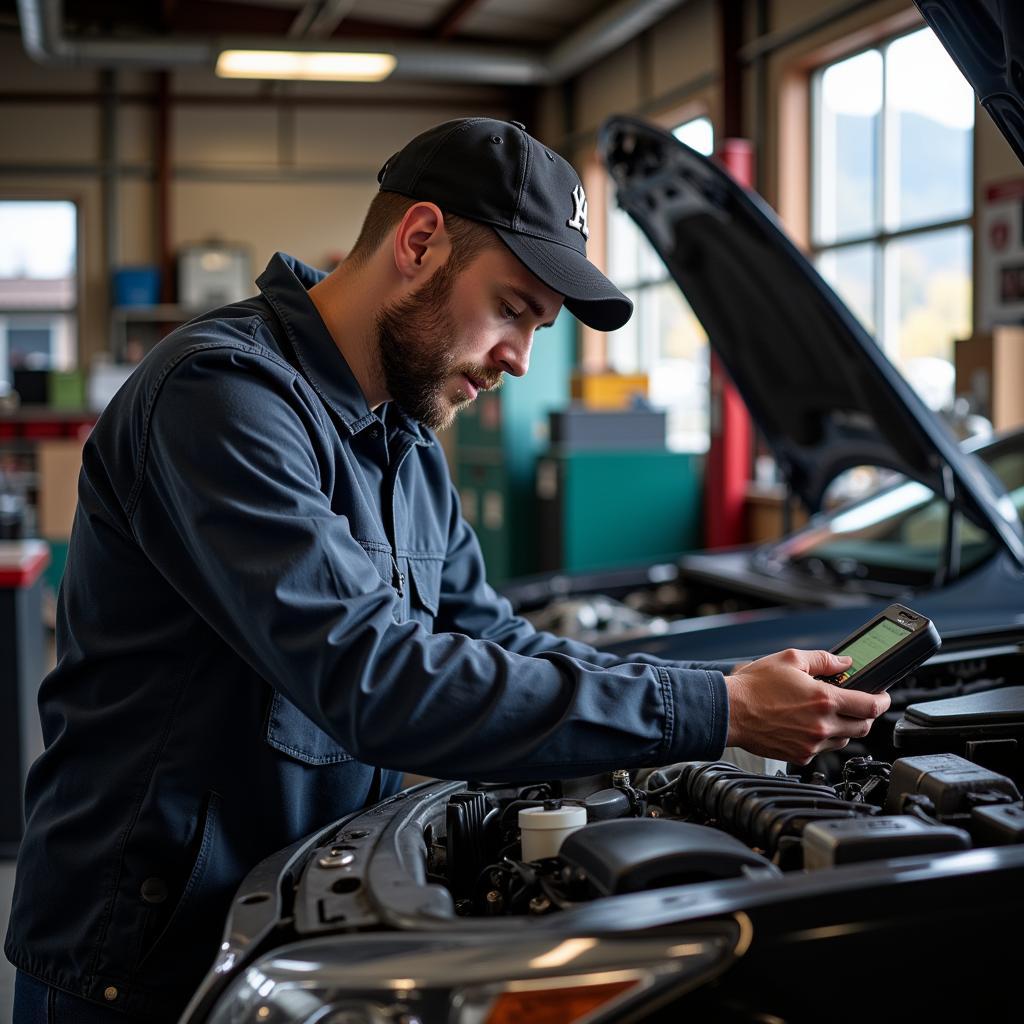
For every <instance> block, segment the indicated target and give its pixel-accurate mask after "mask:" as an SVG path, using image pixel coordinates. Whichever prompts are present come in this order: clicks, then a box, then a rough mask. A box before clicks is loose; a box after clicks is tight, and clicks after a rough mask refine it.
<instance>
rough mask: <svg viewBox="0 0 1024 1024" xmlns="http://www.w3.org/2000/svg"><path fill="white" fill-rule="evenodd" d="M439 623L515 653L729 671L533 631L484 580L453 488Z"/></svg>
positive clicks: (474, 540) (714, 665)
mask: <svg viewBox="0 0 1024 1024" xmlns="http://www.w3.org/2000/svg"><path fill="white" fill-rule="evenodd" d="M440 625H441V628H443V629H451V630H456V631H458V632H463V633H468V634H469V635H470V636H477V637H482V638H484V639H487V640H493V641H494V642H495V643H497V644H501V646H502V647H504V648H505V650H507V651H515V652H516V653H517V654H526V655H538V654H542V653H545V652H548V653H555V652H557V653H561V654H566V655H568V656H569V657H571V658H576V659H578V660H581V661H586V662H589V663H590V664H592V665H600V666H602V667H605V668H608V667H611V666H614V665H622V664H639V665H657V666H661V667H664V668H675V669H704V670H707V671H712V672H726V673H728V672H730V671H731V670H732V667H733V665H732V663H731V662H706V661H668V660H666V659H664V658H658V657H655V656H654V655H652V654H642V653H639V652H637V653H636V654H630V655H629V656H628V657H622V656H620V655H616V654H611V653H609V652H608V651H599V650H597V648H595V647H591V646H590V645H589V644H584V643H580V642H578V641H576V640H569V639H567V638H566V637H560V636H556V635H555V634H554V633H547V632H543V631H540V630H537V629H536V628H535V627H534V626H533V624H532V623H530V622H528V621H527V620H526V619H524V618H522V617H521V616H518V615H516V614H514V612H513V611H512V606H511V604H509V602H508V600H507V599H506V598H504V597H502V596H501V595H500V594H498V593H496V592H495V590H494V589H493V588H492V587H491V586H490V584H489V583H488V582H487V579H486V569H485V565H484V560H483V555H482V553H481V551H480V543H479V541H478V540H477V537H476V534H475V533H474V532H473V530H472V528H471V527H470V526H469V524H468V523H467V522H466V521H465V519H464V518H463V517H462V514H461V512H460V508H459V498H458V494H457V492H456V491H455V488H454V487H453V488H452V514H451V520H450V522H449V526H448V558H447V561H446V563H445V569H444V574H443V576H442V578H441V609H440Z"/></svg>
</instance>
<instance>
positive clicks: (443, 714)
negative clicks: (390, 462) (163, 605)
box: [126, 349, 728, 780]
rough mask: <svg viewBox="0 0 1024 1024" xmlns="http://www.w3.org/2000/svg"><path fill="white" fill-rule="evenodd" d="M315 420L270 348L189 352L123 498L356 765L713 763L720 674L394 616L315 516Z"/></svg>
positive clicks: (319, 448)
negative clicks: (532, 647)
mask: <svg viewBox="0 0 1024 1024" xmlns="http://www.w3.org/2000/svg"><path fill="white" fill-rule="evenodd" d="M225 360H227V361H228V364H229V365H228V366H227V367H225V365H224V363H225ZM320 416H321V410H320V408H319V406H318V403H317V402H316V400H315V399H314V398H313V397H312V396H311V395H310V394H309V392H308V389H306V388H305V387H304V386H302V385H300V384H299V383H298V381H297V380H296V379H295V378H294V375H292V376H289V374H288V372H286V371H285V370H284V369H283V368H281V367H279V366H277V365H276V364H275V363H274V362H273V361H272V360H270V359H266V358H262V357H259V356H258V355H254V354H252V353H250V352H243V351H240V350H231V349H228V350H219V349H215V350H210V351H204V352H200V353H198V354H195V355H193V356H191V357H190V358H189V359H188V360H186V361H185V362H183V363H182V364H180V365H178V366H177V367H176V368H175V369H174V370H173V371H172V372H171V373H170V374H168V375H167V376H166V378H165V379H164V380H163V381H162V385H161V388H160V393H159V395H158V396H157V397H155V398H154V399H153V400H152V412H151V414H150V417H149V421H148V430H146V431H145V432H144V438H145V441H144V445H143V447H142V449H141V450H140V452H139V455H138V464H139V467H140V468H139V471H138V472H139V477H138V481H137V484H136V492H137V493H136V495H135V497H134V502H133V503H132V504H131V505H130V507H128V508H126V512H127V513H128V514H129V516H130V521H131V523H132V526H133V529H134V531H135V535H136V538H137V540H138V543H139V544H140V545H141V547H142V548H143V550H144V551H145V552H146V553H147V554H148V556H149V557H150V558H151V560H152V561H153V563H154V564H155V565H156V566H157V568H158V569H159V570H160V571H161V572H162V573H163V574H164V576H165V577H166V578H167V579H168V580H169V582H170V583H171V584H172V585H173V586H174V587H175V588H176V589H177V591H178V592H179V593H180V594H181V595H182V597H183V598H184V599H185V600H186V601H187V602H188V603H189V604H190V605H191V606H192V608H194V609H195V611H196V612H197V613H198V614H199V615H200V616H201V617H202V618H203V619H204V620H205V621H206V622H207V623H208V624H209V626H210V627H211V628H212V629H213V630H215V631H216V632H217V633H218V634H219V636H220V637H221V638H222V639H223V641H224V642H225V643H226V644H228V645H230V646H231V647H232V648H233V649H234V650H235V651H236V652H237V653H238V655H239V656H241V657H242V658H243V659H244V660H245V661H246V662H248V664H249V665H250V666H251V667H252V668H253V670H254V671H255V672H257V673H258V674H259V675H260V676H262V677H263V678H264V679H266V680H267V682H269V683H270V685H271V686H273V687H274V688H275V689H277V690H278V691H280V692H281V693H282V695H283V696H285V697H286V698H287V699H288V700H290V701H291V702H292V703H293V704H294V705H295V706H296V707H297V708H299V710H300V711H302V712H303V713H304V714H305V715H306V716H307V717H308V718H309V719H311V720H312V721H313V722H314V723H316V724H317V725H318V726H319V727H320V728H321V729H323V730H324V731H325V732H326V733H328V734H329V735H331V736H333V737H334V738H335V739H336V740H337V742H339V743H340V744H342V745H343V746H344V747H345V748H346V749H347V750H348V751H349V752H350V753H351V754H352V755H353V756H354V757H356V758H358V759H359V760H361V761H363V762H365V763H367V764H372V765H377V766H379V767H382V768H392V769H398V770H406V771H417V772H422V773H424V774H428V775H433V776H435V777H439V778H465V777H467V776H468V777H475V778H490V779H495V780H500V779H503V778H518V779H532V778H544V777H547V778H551V777H571V776H578V775H584V774H589V773H592V772H596V771H602V770H608V769H611V768H615V767H627V768H628V767H637V766H643V765H653V764H664V763H670V762H674V761H680V760H687V759H704V758H714V757H717V756H718V755H719V753H720V752H721V750H722V748H723V747H724V745H725V738H726V733H727V726H728V703H727V696H726V690H725V683H724V680H723V677H722V676H721V674H720V673H717V672H712V671H704V670H693V669H683V668H678V667H672V666H655V665H644V664H626V665H611V666H605V665H598V664H596V663H594V662H593V661H587V660H581V659H577V658H574V657H573V656H572V655H571V654H569V653H567V652H565V651H557V650H556V651H541V650H537V651H535V652H534V651H531V652H528V653H522V652H519V651H516V650H509V649H507V648H506V647H505V646H504V645H503V644H502V643H500V642H497V641H496V640H495V639H491V638H487V637H483V638H475V637H473V638H471V637H470V636H467V635H465V634H464V633H462V632H458V631H450V632H441V633H433V634H431V633H429V632H428V631H427V630H425V629H424V628H423V626H422V625H421V624H419V623H418V622H411V621H404V622H399V621H396V606H397V599H396V595H395V593H394V591H393V590H392V588H391V587H390V586H389V585H388V584H387V583H385V582H383V581H382V580H381V578H380V576H379V575H378V573H377V571H376V569H375V568H374V566H373V563H372V561H371V560H370V559H369V558H368V556H367V555H366V553H365V552H364V551H363V549H362V548H361V547H360V545H359V544H358V542H357V541H356V540H355V539H354V538H353V536H352V533H351V530H350V527H349V521H348V519H347V518H346V516H345V515H343V514H336V513H335V512H334V511H332V508H331V502H330V500H329V499H328V497H327V493H330V489H329V488H326V484H325V481H326V480H327V478H328V476H329V474H330V473H331V472H332V469H331V466H332V459H333V454H332V451H331V446H330V440H329V434H328V431H327V430H326V428H325V426H324V424H323V422H322V421H321V418H320ZM463 562H464V560H456V562H455V563H454V564H455V565H459V564H463ZM455 582H456V581H455V580H454V578H452V577H451V576H450V577H449V580H448V583H449V585H452V584H454V583H455ZM211 684H213V681H211Z"/></svg>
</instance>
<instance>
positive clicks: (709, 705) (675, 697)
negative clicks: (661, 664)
mask: <svg viewBox="0 0 1024 1024" xmlns="http://www.w3.org/2000/svg"><path fill="white" fill-rule="evenodd" d="M663 671H664V673H665V683H666V684H667V685H666V686H665V690H666V709H665V710H666V715H667V723H666V724H667V728H666V730H665V743H666V746H665V757H666V763H667V764H672V763H674V762H676V761H715V760H717V759H718V758H719V757H721V755H722V751H723V750H725V741H726V739H727V738H728V735H729V691H728V690H727V689H726V686H725V676H724V675H722V673H721V672H717V671H713V670H706V671H693V670H692V669H690V670H687V669H664V670H663Z"/></svg>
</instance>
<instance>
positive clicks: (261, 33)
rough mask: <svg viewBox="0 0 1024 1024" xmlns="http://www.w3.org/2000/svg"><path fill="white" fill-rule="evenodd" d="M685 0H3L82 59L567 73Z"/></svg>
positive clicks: (509, 80)
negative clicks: (255, 57)
mask: <svg viewBox="0 0 1024 1024" xmlns="http://www.w3.org/2000/svg"><path fill="white" fill-rule="evenodd" d="M684 2H685V0H557V2H552V0H133V2H131V3H125V2H123V0H0V12H2V13H5V14H7V19H6V20H7V21H8V23H9V24H10V23H11V19H12V18H13V17H16V18H17V23H18V25H19V28H20V31H21V34H22V39H23V42H24V45H25V49H26V51H27V52H28V53H29V55H30V56H32V57H33V58H34V59H35V60H37V61H39V62H40V63H43V64H59V65H64V66H75V67H95V68H101V67H108V68H117V67H139V68H163V69H173V68H176V67H188V66H191V67H196V66H209V67H212V66H213V64H214V63H215V61H216V57H217V55H218V54H219V53H220V51H221V50H222V49H225V48H230V47H238V46H245V47H247V48H274V49H317V50H374V49H382V50H383V49H386V50H387V51H388V52H391V53H393V54H394V55H395V57H396V59H397V66H396V68H395V71H394V72H393V74H392V78H394V79H405V80H407V81H433V82H463V83H465V82H475V83H481V84H490V85H498V86H517V85H543V84H551V83H554V82H559V81H563V80H564V79H566V78H568V77H570V76H571V75H574V74H576V73H578V72H579V71H581V70H582V69H583V68H584V67H587V66H589V65H590V64H593V63H595V62H596V61H598V60H600V59H601V58H602V57H604V56H606V55H607V54H608V53H610V52H611V51H612V50H614V49H616V48H618V47H620V46H622V45H624V44H625V43H627V42H628V41H629V40H630V39H632V38H634V37H635V36H637V35H638V34H639V33H641V32H643V31H646V30H647V29H648V28H650V27H651V26H652V25H654V24H655V23H656V22H657V21H659V20H660V19H661V18H663V17H664V16H665V15H666V14H667V13H669V12H670V11H671V10H673V9H674V8H676V7H678V6H680V5H681V4H682V3H684Z"/></svg>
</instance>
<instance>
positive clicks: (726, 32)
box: [704, 0, 754, 548]
mask: <svg viewBox="0 0 1024 1024" xmlns="http://www.w3.org/2000/svg"><path fill="white" fill-rule="evenodd" d="M719 28H720V32H721V43H722V48H721V54H722V124H721V127H722V137H723V141H722V143H721V144H720V145H719V146H718V147H717V151H716V154H715V155H716V159H717V161H718V163H719V164H720V165H721V166H722V167H723V168H725V170H726V171H728V172H729V174H731V175H732V177H733V178H735V179H736V181H737V182H739V184H741V185H743V186H744V187H746V188H753V186H754V147H753V145H752V144H751V143H750V142H749V140H747V139H742V138H739V137H738V136H739V135H740V134H741V132H742V130H743V128H742V116H741V109H740V103H741V98H742V81H741V67H740V62H739V56H738V51H739V48H740V46H741V45H742V4H741V3H740V2H738V0H723V2H722V3H721V4H720V6H719ZM710 371H711V374H710V375H711V379H710V383H709V386H710V396H709V398H710V402H709V408H710V414H711V415H710V423H709V433H710V443H709V445H708V455H707V462H706V463H705V469H704V546H705V547H708V548H721V547H728V546H730V545H733V544H741V543H742V542H743V541H744V540H745V539H746V537H745V533H746V530H745V526H744V517H743V511H744V502H745V500H746V489H747V479H748V477H749V475H750V463H751V444H752V441H753V429H752V427H751V423H750V417H749V415H748V414H747V409H746V406H745V405H744V404H743V400H742V399H741V398H740V396H739V393H738V392H737V391H736V389H735V388H734V387H733V385H732V382H731V381H730V380H729V376H728V374H727V373H726V372H725V368H724V367H723V366H722V364H721V363H720V362H719V360H718V358H717V356H715V354H714V352H712V353H711V360H710Z"/></svg>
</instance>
